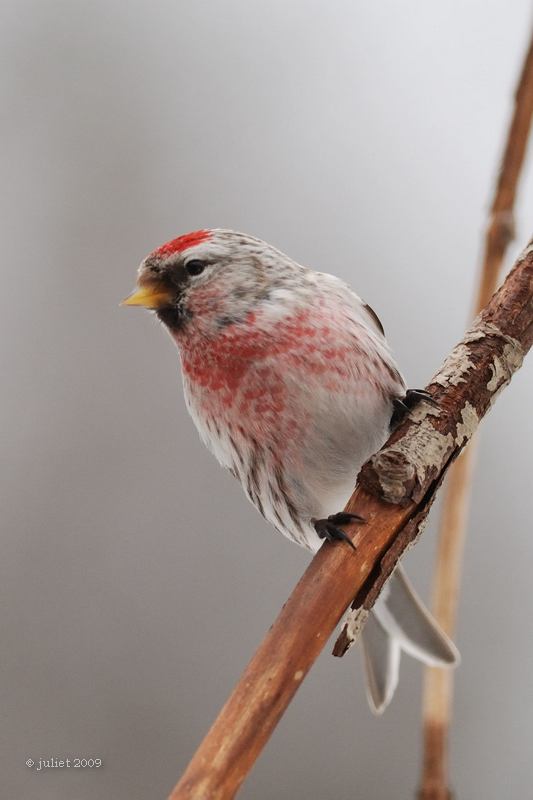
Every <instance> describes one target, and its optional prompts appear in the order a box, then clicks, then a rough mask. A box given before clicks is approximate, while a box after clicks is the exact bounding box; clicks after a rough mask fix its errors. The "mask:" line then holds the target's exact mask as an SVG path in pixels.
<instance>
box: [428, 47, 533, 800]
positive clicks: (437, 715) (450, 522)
mask: <svg viewBox="0 0 533 800" xmlns="http://www.w3.org/2000/svg"><path fill="white" fill-rule="evenodd" d="M532 115H533V36H532V38H531V41H530V44H529V49H528V51H527V54H526V57H525V60H524V64H523V67H522V73H521V76H520V80H519V82H518V87H517V90H516V93H515V106H514V113H513V117H512V121H511V124H510V126H509V131H508V134H507V141H506V144H505V151H504V154H503V158H502V163H501V168H500V173H499V176H498V181H497V184H496V188H495V191H494V198H493V201H492V206H491V211H490V217H489V224H488V226H487V231H486V235H485V246H484V253H483V261H482V267H481V271H480V274H479V285H478V292H477V298H476V303H475V309H474V314H478V313H479V312H480V311H481V309H482V308H483V307H484V306H485V305H486V304H487V303H488V301H489V298H490V297H491V295H492V294H493V292H494V291H495V289H496V286H497V283H498V276H499V273H500V270H501V267H502V264H503V259H504V257H505V253H506V250H507V247H508V245H509V243H510V242H511V241H512V239H513V235H514V223H513V210H514V204H515V199H516V192H517V187H518V180H519V177H520V172H521V168H522V164H523V161H524V157H525V152H526V146H527V142H528V138H529V132H530V128H531V118H532ZM474 456H475V449H474V443H473V442H472V444H471V445H470V446H469V447H468V448H467V449H466V450H465V452H464V453H462V455H461V456H460V458H458V459H457V461H456V462H455V464H453V465H452V467H451V469H450V473H449V476H448V478H447V481H446V487H445V494H444V502H443V507H442V515H441V520H440V526H439V540H438V548H437V559H436V566H435V575H434V579H433V613H434V615H435V617H436V619H437V620H438V622H439V623H440V625H441V627H442V628H443V629H444V630H445V631H446V632H447V633H448V634H449V635H450V636H453V634H454V632H455V624H456V617H457V607H458V603H459V588H460V578H461V567H462V560H463V548H464V539H465V534H466V525H467V519H468V506H469V501H470V492H471V478H472V473H473V466H474V464H473V462H474ZM453 679H454V676H453V671H452V670H442V669H427V670H426V676H425V682H424V696H423V712H422V716H423V740H424V745H423V747H424V756H423V762H422V777H421V783H420V789H419V794H418V797H419V800H449V798H450V797H451V792H450V790H449V788H448V784H449V780H448V736H449V728H450V721H451V715H452V702H453Z"/></svg>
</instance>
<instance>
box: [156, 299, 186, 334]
mask: <svg viewBox="0 0 533 800" xmlns="http://www.w3.org/2000/svg"><path fill="white" fill-rule="evenodd" d="M156 314H157V317H158V319H160V320H161V322H162V323H163V325H166V326H167V328H169V330H171V331H179V330H181V329H182V328H183V326H184V325H185V323H186V322H188V321H189V320H190V319H191V318H192V314H191V313H190V311H187V309H185V308H183V306H181V305H175V306H164V307H163V308H159V309H158V310H157V311H156Z"/></svg>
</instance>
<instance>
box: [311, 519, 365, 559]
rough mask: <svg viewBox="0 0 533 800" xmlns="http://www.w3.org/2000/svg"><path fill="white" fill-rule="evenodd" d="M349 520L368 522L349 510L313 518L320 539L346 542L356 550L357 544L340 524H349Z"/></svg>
mask: <svg viewBox="0 0 533 800" xmlns="http://www.w3.org/2000/svg"><path fill="white" fill-rule="evenodd" d="M349 522H366V520H365V519H363V517H360V516H359V514H351V513H349V512H348V511H339V512H338V513H337V514H330V515H329V517H327V518H326V519H315V520H313V527H314V529H315V531H316V532H317V536H318V537H319V539H327V540H328V542H346V544H349V545H350V547H351V548H352V549H353V550H355V545H354V543H353V542H352V540H351V539H350V537H349V536H347V535H346V533H345V532H344V531H343V530H342V529H341V528H338V527H337V526H338V525H347V524H348V523H349Z"/></svg>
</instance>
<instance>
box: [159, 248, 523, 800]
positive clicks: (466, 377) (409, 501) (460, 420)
mask: <svg viewBox="0 0 533 800" xmlns="http://www.w3.org/2000/svg"><path fill="white" fill-rule="evenodd" d="M532 344H533V244H532V245H530V246H529V247H528V248H527V249H526V251H525V252H524V254H523V255H522V257H521V258H520V259H519V260H518V262H517V264H516V266H515V268H514V269H513V271H512V272H511V273H510V275H509V276H508V277H507V280H506V281H505V284H504V285H503V286H502V287H501V289H500V290H499V292H497V294H496V295H495V296H494V297H493V298H492V300H491V301H490V303H489V304H488V306H487V308H486V309H485V310H484V311H483V313H482V314H481V315H480V316H479V317H478V319H477V320H476V321H475V323H474V324H473V326H472V327H471V328H470V330H469V331H468V332H467V334H466V335H465V337H464V339H463V341H462V342H460V343H459V344H458V345H457V347H455V348H454V350H453V351H452V353H451V354H450V356H449V357H448V358H447V360H446V362H445V363H444V365H443V366H442V367H441V369H440V370H439V371H438V372H437V374H436V375H435V376H434V378H433V380H432V382H431V383H430V385H429V386H428V391H429V392H430V394H431V395H432V396H433V398H434V400H435V403H436V405H433V404H431V405H430V404H426V403H423V404H421V405H420V406H419V407H417V408H416V409H415V410H414V411H413V412H411V414H410V415H408V417H407V418H406V419H405V420H404V421H403V422H402V423H401V424H400V425H399V426H398V428H397V429H396V430H395V431H394V433H393V434H392V436H391V437H390V438H389V440H388V442H387V443H386V444H385V446H384V447H383V448H382V449H381V450H380V451H379V452H378V453H377V454H376V455H375V456H373V457H372V458H371V459H370V460H369V461H368V462H367V463H366V464H365V465H364V467H363V469H362V471H361V473H360V478H359V485H358V487H357V489H356V490H355V492H354V493H353V495H352V497H351V498H350V500H349V502H348V505H347V507H346V508H347V510H348V511H351V512H355V513H358V514H361V515H362V516H363V517H364V518H365V519H366V520H367V523H366V525H364V526H361V525H359V526H357V525H351V526H349V527H348V529H347V533H348V535H349V536H350V538H352V539H353V542H354V544H355V545H356V547H357V549H356V551H355V552H354V551H353V550H352V549H351V548H349V547H346V546H342V545H340V546H339V545H332V544H330V543H329V542H326V543H325V544H324V545H323V547H322V548H321V549H320V551H319V552H318V553H317V554H316V556H315V557H314V558H313V560H312V562H311V564H310V565H309V567H308V569H307V570H306V572H305V574H304V576H303V577H302V579H301V580H300V582H299V583H298V585H297V586H296V588H295V590H294V591H293V593H292V595H291V596H290V598H289V600H288V601H287V603H286V604H285V605H284V607H283V609H282V610H281V613H280V614H279V616H278V618H277V620H276V621H275V622H274V624H273V626H272V627H271V629H270V630H269V632H268V633H267V635H266V637H265V639H264V640H263V642H262V644H261V645H260V646H259V648H258V650H257V651H256V653H255V655H254V657H253V658H252V660H251V662H250V664H249V665H248V667H247V668H246V670H245V671H244V674H243V675H242V677H241V679H240V681H239V682H238V684H237V686H236V688H235V689H234V690H233V692H232V694H231V696H230V697H229V699H228V701H227V702H226V704H225V706H224V707H223V709H222V711H221V712H220V714H219V716H218V718H217V719H216V720H215V722H214V723H213V726H212V728H211V730H210V731H209V732H208V734H207V736H206V737H205V739H204V741H203V742H202V744H201V745H200V747H199V748H198V751H197V752H196V754H195V756H194V757H193V759H192V761H191V762H190V764H189V766H188V767H187V769H186V771H185V773H184V775H183V777H182V778H181V780H180V781H179V783H178V784H177V786H176V787H175V789H174V791H173V792H172V794H171V795H170V798H171V800H207V798H209V800H229V798H233V797H234V796H235V793H236V792H237V790H238V789H239V787H240V785H241V783H242V781H243V780H244V778H245V777H246V775H247V774H248V772H249V771H250V769H251V767H252V765H253V764H254V762H255V760H256V758H257V757H258V755H259V753H260V752H261V750H262V748H263V747H264V745H265V744H266V742H267V740H268V739H269V737H270V735H271V734H272V731H273V729H274V727H275V725H276V723H277V722H278V720H279V719H280V717H281V715H282V714H283V712H284V711H285V709H286V708H287V706H288V705H289V703H290V701H291V699H292V697H293V695H294V694H295V692H296V690H297V688H298V687H299V686H300V685H301V683H302V680H303V679H304V677H305V675H306V674H307V672H308V671H309V669H310V667H311V666H312V664H313V662H314V661H315V660H316V658H317V657H318V655H319V653H320V651H321V650H322V648H323V647H324V645H325V643H326V641H327V639H328V637H329V635H330V634H331V633H332V632H333V630H334V628H335V626H336V625H337V623H338V621H339V619H340V617H341V615H342V614H343V612H344V611H345V609H346V608H347V607H348V605H349V604H350V602H351V601H352V599H353V597H354V594H356V593H357V599H358V603H359V605H360V607H361V609H364V610H368V609H370V608H371V607H372V605H373V603H374V602H375V599H376V597H377V596H378V595H379V592H380V590H381V588H382V587H383V584H384V582H385V581H386V580H387V578H388V576H389V575H390V573H391V572H392V570H393V569H394V567H395V565H396V563H397V561H398V559H399V558H400V557H401V555H402V554H403V552H404V551H405V549H406V548H407V547H408V546H409V545H410V544H411V543H412V542H413V541H414V539H415V538H416V537H417V536H418V534H419V533H420V531H421V527H422V524H423V522H424V520H425V517H426V515H427V513H428V510H429V507H430V506H431V503H432V501H433V498H434V496H435V494H436V491H437V489H438V487H439V485H440V482H441V480H442V478H443V476H444V473H445V471H446V469H447V467H448V466H449V464H450V463H451V461H452V460H453V459H454V458H455V457H456V456H457V455H458V453H459V452H460V451H461V449H462V448H463V447H464V446H465V444H466V443H467V442H468V440H469V439H470V437H471V436H472V434H473V432H474V431H475V429H476V428H477V425H478V422H479V420H480V419H481V418H482V417H483V416H484V415H485V413H486V412H487V411H488V410H489V408H490V406H491V405H492V403H493V402H494V399H495V397H496V395H497V394H498V393H499V391H501V390H502V389H503V388H504V387H505V386H506V385H507V384H508V383H509V381H510V379H511V377H512V375H513V374H514V372H515V371H516V370H517V369H518V368H519V367H520V366H521V363H522V358H523V356H524V354H525V353H526V352H527V351H528V350H529V349H530V347H531V346H532Z"/></svg>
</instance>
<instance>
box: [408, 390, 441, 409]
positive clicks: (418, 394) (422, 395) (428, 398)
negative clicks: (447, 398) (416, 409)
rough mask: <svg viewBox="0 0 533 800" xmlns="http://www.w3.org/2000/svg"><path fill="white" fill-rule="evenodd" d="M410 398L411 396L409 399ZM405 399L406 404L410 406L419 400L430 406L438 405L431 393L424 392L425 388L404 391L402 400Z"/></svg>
mask: <svg viewBox="0 0 533 800" xmlns="http://www.w3.org/2000/svg"><path fill="white" fill-rule="evenodd" d="M411 398H413V399H412V400H411ZM405 400H407V403H406V405H407V406H408V407H409V408H410V407H411V406H413V405H414V404H415V403H417V402H418V401H419V400H423V401H424V403H429V404H430V406H438V403H437V401H436V400H435V398H434V397H433V395H432V394H430V393H429V392H426V390H425V389H408V390H407V391H406V393H405V398H404V401H405Z"/></svg>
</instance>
